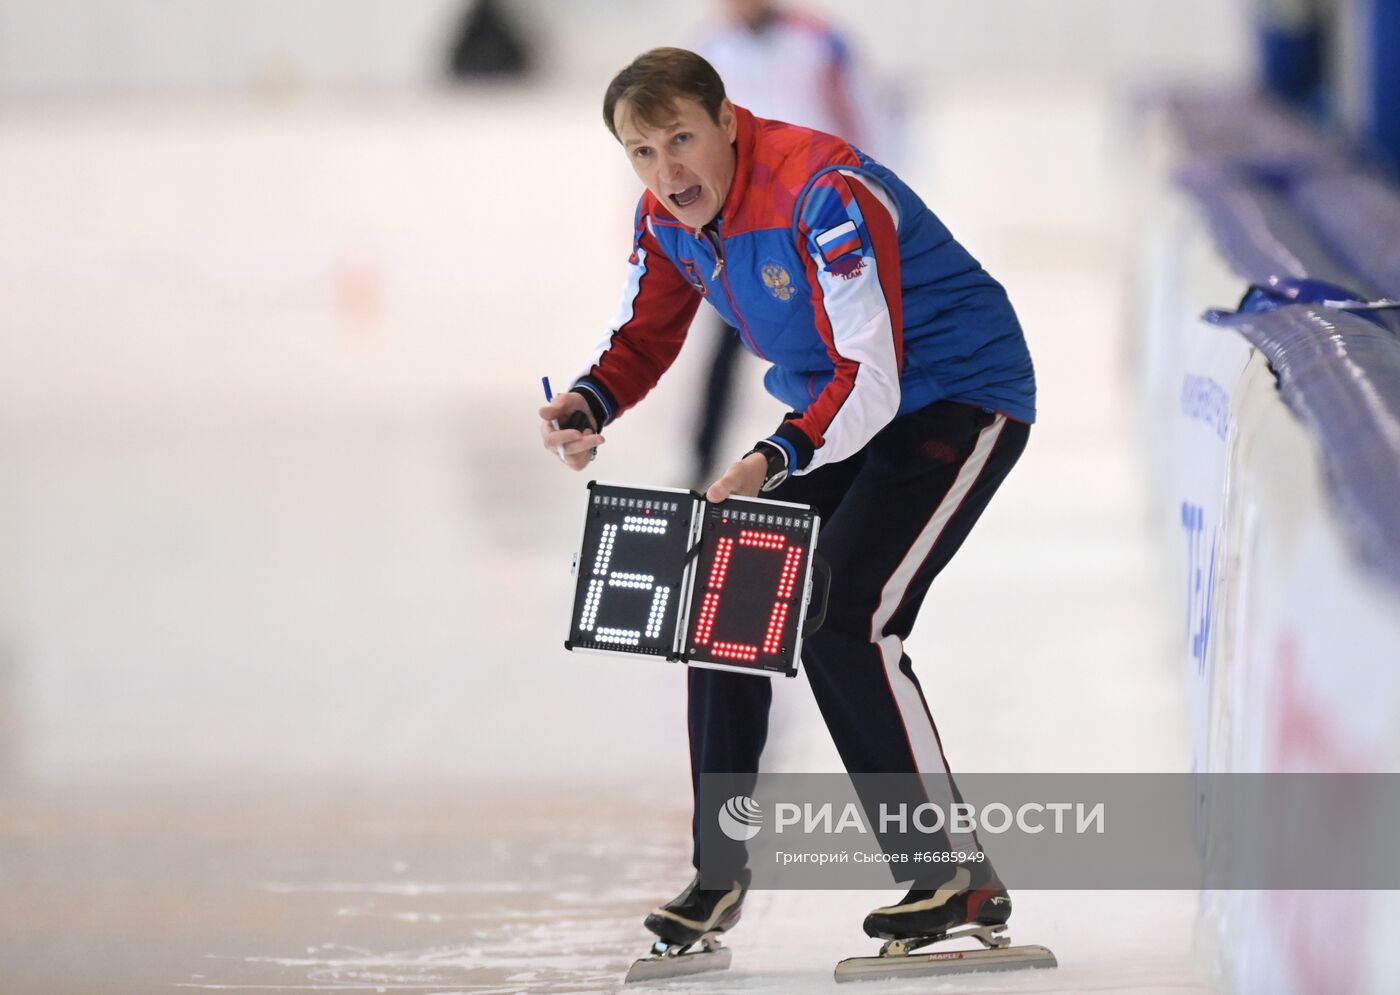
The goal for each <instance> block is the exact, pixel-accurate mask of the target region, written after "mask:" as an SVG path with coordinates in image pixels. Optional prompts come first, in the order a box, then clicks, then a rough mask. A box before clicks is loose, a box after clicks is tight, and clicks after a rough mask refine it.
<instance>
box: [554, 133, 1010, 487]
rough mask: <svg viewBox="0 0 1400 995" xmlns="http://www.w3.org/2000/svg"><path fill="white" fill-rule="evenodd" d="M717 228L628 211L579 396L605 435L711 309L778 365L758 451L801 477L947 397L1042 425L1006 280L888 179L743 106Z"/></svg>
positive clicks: (653, 202) (832, 142)
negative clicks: (771, 453)
mask: <svg viewBox="0 0 1400 995" xmlns="http://www.w3.org/2000/svg"><path fill="white" fill-rule="evenodd" d="M736 112H737V114H738V137H737V140H736V143H735V146H736V150H737V153H738V164H737V168H736V170H735V173H734V183H733V185H732V186H731V187H730V190H729V195H728V197H727V198H726V199H725V203H724V208H723V210H722V211H721V212H720V215H719V216H718V217H717V218H716V219H715V220H714V221H712V222H711V223H710V224H709V225H707V226H706V227H705V228H704V229H702V230H700V231H696V230H695V229H693V228H687V227H685V226H684V225H682V224H681V223H680V222H679V221H677V220H676V218H675V217H674V216H673V215H672V214H671V213H670V212H669V211H668V210H667V209H666V207H665V206H664V205H663V204H662V203H661V202H660V201H659V200H658V199H657V198H656V197H654V196H652V194H651V193H650V192H649V191H648V192H647V193H645V194H644V195H643V196H642V199H641V201H640V203H639V204H638V205H637V214H636V223H635V234H634V240H633V250H632V256H631V259H630V263H631V270H630V273H629V276H628V281H627V288H626V290H625V291H624V293H623V295H622V303H621V305H620V306H619V308H618V311H617V314H616V315H615V316H614V318H613V320H612V322H611V323H610V324H609V327H608V331H607V334H606V335H605V336H604V337H603V340H602V341H601V342H600V343H599V344H598V347H597V349H596V350H595V351H594V353H593V355H592V357H591V358H590V359H589V361H588V364H587V366H586V367H585V370H584V372H583V374H582V375H581V376H580V377H579V378H578V379H577V380H576V381H575V384H574V388H573V389H574V390H576V391H578V392H579V393H581V394H583V396H584V397H585V398H587V399H588V401H589V404H590V407H591V408H592V409H593V413H594V416H595V418H596V419H597V421H598V424H599V426H600V427H601V426H602V425H605V424H607V423H608V422H610V421H612V420H613V419H614V418H616V417H617V416H618V415H619V414H621V413H622V412H623V411H626V410H627V409H628V408H630V407H631V406H632V405H634V404H636V403H637V402H638V401H640V400H641V399H642V398H643V397H644V396H645V395H646V394H647V392H648V391H650V390H651V388H652V387H654V386H655V385H656V382H657V381H658V380H659V379H660V377H661V375H662V374H663V373H664V372H665V371H666V369H667V368H668V367H669V366H670V365H671V363H672V361H673V360H674V359H675V358H676V355H677V353H679V352H680V348H681V344H682V343H683V341H684V340H685V335H686V331H687V329H688V328H689V327H690V321H691V318H692V317H693V316H694V315H695V311H696V309H697V308H698V307H699V305H700V299H701V298H702V297H704V298H705V299H706V300H708V301H709V302H710V303H711V304H713V305H714V307H715V309H716V310H717V311H718V312H719V314H720V316H721V317H723V318H724V320H725V321H727V322H729V324H730V325H732V326H733V327H735V328H737V329H738V332H739V335H740V337H741V338H742V339H743V343H744V345H745V347H747V348H748V349H749V351H751V352H753V353H754V354H755V355H757V356H758V357H760V358H762V359H766V360H767V361H768V362H770V363H771V364H772V368H771V369H769V370H768V373H767V375H766V376H765V378H764V385H765V386H766V387H767V389H768V392H769V393H771V394H772V395H773V396H775V397H777V398H778V399H779V400H781V401H782V402H783V403H785V404H787V405H788V406H789V407H791V408H792V411H791V412H790V413H789V414H788V416H787V417H786V418H785V419H784V421H783V423H782V424H781V425H780V426H779V427H778V429H777V431H776V432H774V433H773V435H771V436H770V437H769V439H768V441H770V442H772V443H774V444H775V445H777V446H779V447H780V448H781V449H782V450H783V451H784V452H785V453H786V454H787V458H788V466H789V468H790V469H791V470H792V471H793V472H795V473H798V474H801V473H807V472H810V471H811V470H814V469H816V468H817V467H819V466H822V465H824V464H826V463H835V462H838V461H840V460H843V459H846V458H847V457H849V456H852V455H854V454H855V453H857V452H859V451H860V450H861V449H862V448H863V447H864V446H865V445H866V443H868V442H869V441H870V440H871V438H873V437H874V435H875V433H877V432H878V431H880V429H882V428H884V426H885V425H887V424H888V423H889V422H890V421H891V420H892V419H893V418H895V417H896V416H897V415H900V414H905V413H907V412H910V411H917V410H919V409H920V408H923V407H926V406H928V405H929V404H932V403H933V402H935V401H938V400H944V399H949V400H956V401H962V402H965V403H968V404H976V405H980V406H983V407H985V408H988V409H994V410H998V411H1001V412H1004V413H1005V414H1006V415H1007V416H1008V417H1011V418H1014V419H1017V420H1020V421H1024V422H1031V421H1034V420H1035V374H1034V372H1033V370H1032V367H1031V358H1030V353H1029V352H1028V350H1027V349H1026V342H1025V337H1024V336H1023V335H1022V333H1021V326H1020V324H1019V323H1018V321H1017V320H1016V314H1015V312H1014V311H1013V310H1012V307H1011V303H1010V302H1009V301H1008V300H1007V298H1006V292H1005V291H1004V290H1003V289H1002V287H1001V284H999V283H997V281H996V280H994V279H992V277H991V276H990V275H988V274H987V272H986V271H985V270H984V269H982V267H981V265H980V264H979V263H978V262H977V260H975V259H973V258H972V256H971V255H970V254H969V253H968V252H967V250H966V249H964V248H963V247H962V246H961V245H959V244H958V242H957V241H955V240H954V239H953V237H952V235H951V234H949V232H948V229H947V228H946V227H944V225H943V223H942V222H940V221H939V220H938V218H937V217H935V216H934V214H933V212H932V211H930V210H929V209H928V208H927V207H926V206H925V205H924V203H923V202H922V201H921V200H920V199H919V198H918V196H917V195H916V194H915V193H914V192H913V191H912V190H910V189H909V187H908V186H906V185H905V184H904V182H903V181H902V180H900V179H899V177H897V176H896V175H895V174H894V173H893V172H891V171H890V170H889V169H887V168H886V167H884V166H882V165H880V164H879V163H877V162H875V161H874V160H873V159H870V158H869V157H868V156H866V155H864V154H863V153H861V152H860V151H859V150H857V149H856V148H854V147H853V146H851V145H850V144H848V143H847V142H845V141H843V140H841V139H839V138H836V137H834V136H832V135H827V134H824V133H822V132H819V131H812V130H810V129H807V128H799V127H796V126H794V125H789V124H784V123H782V122H779V121H769V120H765V119H763V118H756V117H754V116H753V115H752V114H750V113H749V112H748V111H746V110H744V109H743V108H736Z"/></svg>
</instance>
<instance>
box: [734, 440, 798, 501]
mask: <svg viewBox="0 0 1400 995" xmlns="http://www.w3.org/2000/svg"><path fill="white" fill-rule="evenodd" d="M754 453H758V454H759V455H760V456H762V457H763V458H764V459H766V460H767V461H768V473H767V475H766V476H765V477H764V478H763V486H762V487H760V488H759V489H758V490H759V493H762V494H766V493H768V492H769V491H771V490H772V489H773V488H775V487H777V486H778V485H779V484H781V483H782V482H783V481H784V480H787V478H788V457H787V452H786V450H784V449H783V447H782V446H775V445H774V444H773V443H771V442H769V441H768V440H767V439H765V440H763V441H762V442H760V443H758V444H757V445H756V446H754V447H753V448H752V449H750V450H749V451H748V452H746V453H745V454H744V456H745V457H749V456H752V455H753V454H754Z"/></svg>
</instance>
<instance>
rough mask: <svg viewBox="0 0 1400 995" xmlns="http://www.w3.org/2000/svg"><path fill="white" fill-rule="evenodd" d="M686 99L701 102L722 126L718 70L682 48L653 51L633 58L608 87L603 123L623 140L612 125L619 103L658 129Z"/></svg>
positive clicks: (712, 117) (713, 119)
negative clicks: (624, 104) (622, 103)
mask: <svg viewBox="0 0 1400 995" xmlns="http://www.w3.org/2000/svg"><path fill="white" fill-rule="evenodd" d="M685 97H691V98H694V99H696V100H698V101H700V105H701V106H702V107H704V108H705V110H706V111H708V112H709V115H710V119H711V120H712V121H714V122H715V123H716V124H719V108H720V105H721V104H722V103H724V81H723V80H722V79H720V78H719V73H717V72H715V67H714V66H712V65H710V64H709V63H708V62H706V61H705V60H704V59H702V58H701V57H700V56H698V55H696V54H695V53H694V52H690V51H687V50H686V49H683V48H653V49H652V50H651V51H650V52H643V53H642V54H641V55H639V56H637V57H636V58H635V59H633V60H632V64H631V65H629V66H628V67H627V68H626V69H624V70H622V72H620V73H618V74H617V75H616V76H614V77H613V81H612V82H611V83H609V84H608V91H607V93H605V94H604V95H603V123H605V124H606V125H607V126H608V131H610V132H612V136H613V137H614V138H616V139H618V141H621V140H622V139H621V138H620V137H619V136H618V133H617V126H616V125H615V124H614V123H613V113H614V112H615V111H616V110H617V105H618V103H619V102H620V101H623V100H625V101H627V105H628V107H629V108H630V109H631V112H632V114H633V116H634V117H636V119H637V120H638V121H641V122H642V123H643V124H647V125H651V126H652V127H656V126H657V125H661V124H665V123H666V120H665V115H666V114H668V113H670V112H671V111H672V110H674V109H675V106H676V101H677V100H679V99H683V98H685Z"/></svg>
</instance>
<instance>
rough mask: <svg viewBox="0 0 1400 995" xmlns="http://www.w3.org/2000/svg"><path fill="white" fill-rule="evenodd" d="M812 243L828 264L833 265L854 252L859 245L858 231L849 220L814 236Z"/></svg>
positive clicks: (854, 224)
mask: <svg viewBox="0 0 1400 995" xmlns="http://www.w3.org/2000/svg"><path fill="white" fill-rule="evenodd" d="M814 241H815V242H816V243H817V248H818V249H820V250H821V254H822V258H823V259H825V260H826V261H827V263H828V264H829V263H834V262H835V261H836V260H838V259H840V258H841V257H842V256H844V255H846V254H847V253H849V252H855V251H856V250H857V249H859V248H860V245H861V242H860V231H859V230H858V229H857V228H856V223H855V222H854V221H851V220H849V219H848V220H846V221H844V222H842V223H841V224H839V225H837V226H836V227H835V228H828V229H827V230H826V231H824V232H822V233H821V234H820V235H818V236H816V238H815V239H814Z"/></svg>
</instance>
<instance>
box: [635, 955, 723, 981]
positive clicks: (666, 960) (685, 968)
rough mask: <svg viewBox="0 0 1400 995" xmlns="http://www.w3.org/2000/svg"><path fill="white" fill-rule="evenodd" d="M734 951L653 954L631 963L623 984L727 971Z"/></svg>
mask: <svg viewBox="0 0 1400 995" xmlns="http://www.w3.org/2000/svg"><path fill="white" fill-rule="evenodd" d="M733 956H734V951H732V950H730V949H729V948H728V947H717V948H716V949H714V950H696V951H695V952H694V953H685V954H671V955H669V956H667V955H663V954H653V955H652V956H650V957H643V958H642V959H641V960H637V961H633V962H632V966H631V967H629V968H628V969H627V977H626V978H624V979H623V982H624V983H625V984H630V983H631V982H633V981H657V980H661V979H664V978H683V977H685V976H686V975H688V974H707V973H709V972H710V971H727V970H728V969H729V961H730V959H731V958H733Z"/></svg>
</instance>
